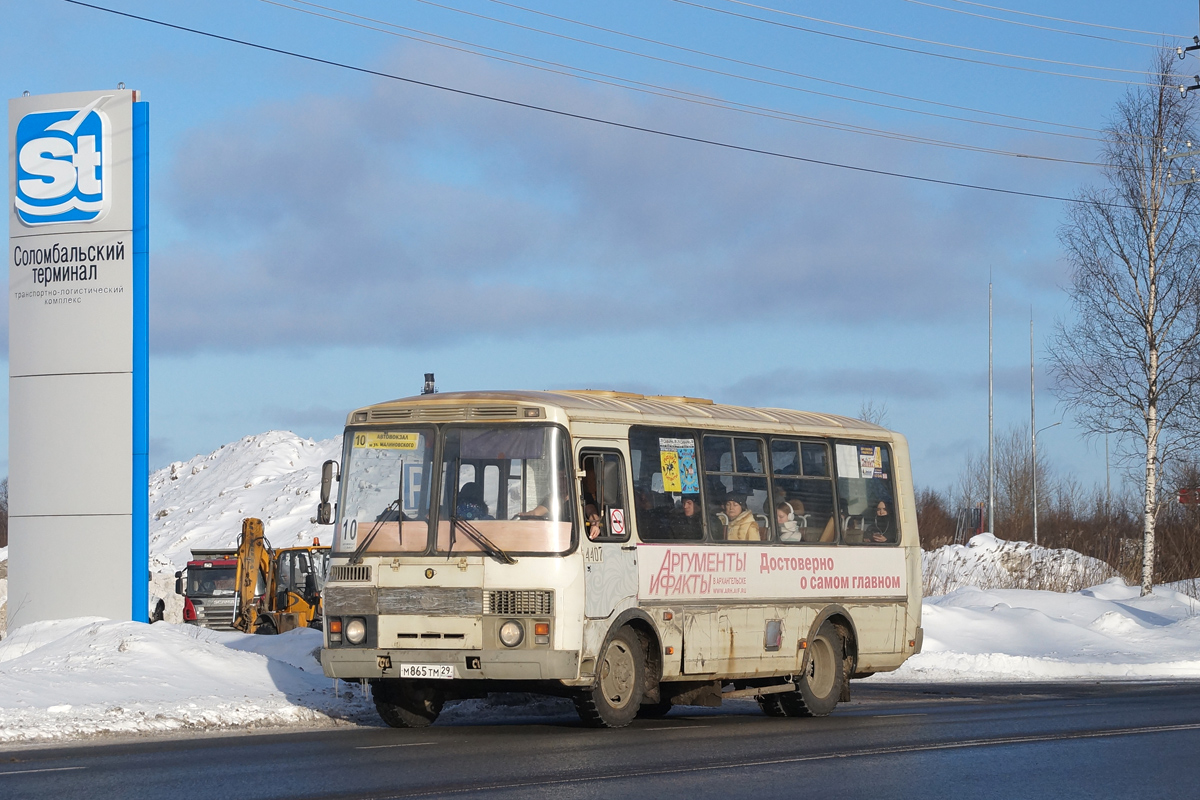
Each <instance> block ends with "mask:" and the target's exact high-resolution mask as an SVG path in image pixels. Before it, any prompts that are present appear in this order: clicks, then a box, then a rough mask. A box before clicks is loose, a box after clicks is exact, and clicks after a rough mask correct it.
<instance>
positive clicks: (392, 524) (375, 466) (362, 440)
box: [334, 430, 433, 553]
mask: <svg viewBox="0 0 1200 800" xmlns="http://www.w3.org/2000/svg"><path fill="white" fill-rule="evenodd" d="M350 436H351V440H350V446H349V448H348V449H347V455H346V458H345V462H346V468H345V472H344V474H343V476H342V482H343V498H344V499H343V500H342V508H341V509H340V510H339V511H340V513H339V524H338V532H337V536H336V538H335V540H334V551H335V552H337V553H353V552H355V551H356V550H358V548H360V547H362V552H367V553H394V552H423V551H424V550H425V549H426V547H428V544H429V522H428V520H429V496H428V495H429V493H428V492H427V491H426V485H427V481H428V479H429V478H430V473H431V466H432V464H431V461H432V458H433V437H432V431H429V430H408V431H397V430H381V431H361V430H360V431H352V432H350Z"/></svg>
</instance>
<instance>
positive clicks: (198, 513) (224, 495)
mask: <svg viewBox="0 0 1200 800" xmlns="http://www.w3.org/2000/svg"><path fill="white" fill-rule="evenodd" d="M341 449H342V437H340V436H338V437H335V438H333V439H326V440H325V441H322V442H314V441H312V440H311V439H302V438H300V437H299V436H297V435H296V434H294V433H290V432H288V431H270V432H268V433H260V434H258V435H257V436H247V437H245V438H243V439H239V440H238V441H236V442H231V443H230V444H227V445H224V446H222V447H220V448H218V449H216V450H214V451H213V452H211V453H209V454H208V455H200V456H196V457H195V458H193V459H191V460H190V461H176V462H175V463H173V464H171V465H170V466H168V467H166V468H164V469H160V470H158V471H157V472H155V473H154V474H152V475H151V476H150V561H151V570H153V571H158V572H171V573H173V572H174V571H175V570H177V569H179V568H181V567H182V566H183V565H184V563H185V562H187V560H188V558H189V556H190V552H191V550H192V549H193V548H201V549H210V548H220V547H236V546H237V536H238V533H239V532H240V531H241V528H242V519H244V518H245V517H258V518H259V519H261V520H262V521H263V524H264V526H265V528H266V534H267V539H268V540H269V541H270V542H271V544H272V545H273V546H275V547H289V546H292V545H298V544H309V543H311V542H312V540H313V539H314V538H316V537H320V538H321V540H322V542H324V543H325V544H328V543H329V541H330V539H329V537H330V532H331V530H332V529H331V528H328V527H324V526H320V525H317V524H316V515H317V500H318V494H319V491H320V487H321V464H322V463H323V462H324V461H325V460H326V459H329V458H332V459H338V458H340V457H341Z"/></svg>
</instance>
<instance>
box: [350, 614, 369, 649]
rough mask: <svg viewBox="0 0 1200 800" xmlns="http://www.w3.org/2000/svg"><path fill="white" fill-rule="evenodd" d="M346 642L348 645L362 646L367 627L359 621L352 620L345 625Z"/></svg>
mask: <svg viewBox="0 0 1200 800" xmlns="http://www.w3.org/2000/svg"><path fill="white" fill-rule="evenodd" d="M345 633H346V641H347V642H349V643H350V644H362V643H363V639H365V638H367V626H366V624H365V623H364V622H363V621H362V620H361V619H352V620H350V621H349V622H347V623H346V631H345Z"/></svg>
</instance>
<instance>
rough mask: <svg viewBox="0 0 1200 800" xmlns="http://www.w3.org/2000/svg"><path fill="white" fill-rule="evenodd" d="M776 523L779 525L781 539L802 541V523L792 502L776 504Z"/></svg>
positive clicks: (784, 540)
mask: <svg viewBox="0 0 1200 800" xmlns="http://www.w3.org/2000/svg"><path fill="white" fill-rule="evenodd" d="M775 524H776V525H777V526H778V527H779V541H781V542H799V541H801V536H800V523H799V522H797V521H796V512H795V510H793V508H792V505H791V503H788V502H787V501H784V502H782V503H780V504H779V505H777V506H775Z"/></svg>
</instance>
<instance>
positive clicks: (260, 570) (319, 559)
mask: <svg viewBox="0 0 1200 800" xmlns="http://www.w3.org/2000/svg"><path fill="white" fill-rule="evenodd" d="M328 566H329V547H327V546H326V547H321V545H320V540H319V539H314V540H313V543H312V546H311V547H284V548H280V549H279V550H276V549H274V548H272V547H271V543H270V542H268V541H267V538H266V536H265V535H264V534H263V523H262V520H260V519H255V518H253V517H248V518H246V519H244V520H242V532H241V534H240V535H239V536H238V546H237V606H236V609H235V611H234V616H233V627H234V628H236V629H237V630H239V631H244V632H246V633H283V632H285V631H290V630H292V629H293V628H302V627H309V628H318V629H319V628H321V625H322V619H323V618H322V615H321V590H322V589H323V588H324V577H325V572H326V569H327V568H328Z"/></svg>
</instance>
